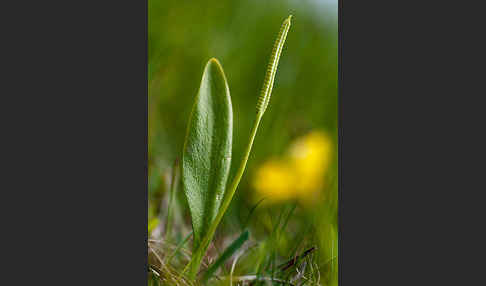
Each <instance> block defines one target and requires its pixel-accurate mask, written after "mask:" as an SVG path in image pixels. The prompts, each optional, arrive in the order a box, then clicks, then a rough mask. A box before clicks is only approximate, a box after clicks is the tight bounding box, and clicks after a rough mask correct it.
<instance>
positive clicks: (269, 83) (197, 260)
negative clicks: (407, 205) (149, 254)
mask: <svg viewBox="0 0 486 286" xmlns="http://www.w3.org/2000/svg"><path fill="white" fill-rule="evenodd" d="M291 18H292V15H290V16H289V17H288V18H287V19H286V20H285V21H284V22H283V24H282V27H281V28H280V32H279V34H278V36H277V40H276V41H275V44H274V46H273V50H272V54H271V56H270V61H269V63H268V67H267V72H266V75H265V80H264V82H263V88H262V91H261V93H260V97H259V98H258V102H257V113H256V119H255V122H254V124H253V128H252V130H251V134H250V141H249V142H248V145H247V147H246V151H245V155H244V157H243V160H242V161H241V164H240V166H239V168H238V171H237V173H236V175H235V178H234V179H233V182H232V183H231V185H230V187H229V188H228V189H227V191H226V193H225V196H224V199H223V202H222V204H221V207H220V209H219V211H218V214H217V215H216V218H215V219H214V221H213V222H212V223H211V225H210V227H209V230H208V232H207V235H206V236H205V237H204V239H203V240H202V242H201V244H200V245H199V248H198V249H197V250H196V251H195V252H194V253H193V256H192V258H191V261H190V262H189V264H188V265H187V266H186V267H185V269H184V271H183V273H185V272H186V270H187V269H188V268H189V277H190V278H191V279H195V278H196V275H197V272H198V270H199V266H200V264H201V260H202V258H203V256H204V254H205V253H206V250H207V248H208V246H209V243H210V242H211V240H212V239H213V236H214V233H215V231H216V228H217V227H218V225H219V223H220V222H221V219H222V218H223V216H224V214H225V213H226V210H227V209H228V207H229V205H230V203H231V200H232V199H233V195H234V194H235V192H236V189H237V187H238V184H239V183H240V180H241V177H242V176H243V173H244V172H245V168H246V163H247V162H248V158H249V157H250V152H251V148H252V146H253V141H254V140H255V136H256V133H257V130H258V126H259V125H260V120H261V119H262V116H263V114H264V113H265V111H266V109H267V106H268V103H269V101H270V96H271V95H272V88H273V83H274V80H275V74H276V73H277V66H278V61H279V59H280V55H281V53H282V49H283V46H284V43H285V39H286V37H287V33H288V31H289V29H290V20H291Z"/></svg>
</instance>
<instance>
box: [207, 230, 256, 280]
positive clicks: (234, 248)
mask: <svg viewBox="0 0 486 286" xmlns="http://www.w3.org/2000/svg"><path fill="white" fill-rule="evenodd" d="M248 236H249V232H248V230H245V231H244V232H243V233H242V234H241V235H240V236H239V237H238V238H237V239H235V241H233V242H232V243H231V244H230V246H228V247H227V248H226V249H225V250H224V251H223V253H222V254H221V255H220V256H219V257H218V259H216V261H215V262H214V263H213V264H212V265H211V266H209V268H208V270H207V271H206V273H204V276H203V282H204V283H206V282H207V281H208V280H209V278H211V277H212V276H213V274H214V272H215V271H216V270H217V269H218V268H219V267H220V266H221V265H223V263H224V262H225V261H226V260H227V259H228V258H230V257H231V256H232V255H233V254H234V253H235V252H236V251H237V250H238V249H240V248H241V246H242V245H243V243H245V241H247V240H248Z"/></svg>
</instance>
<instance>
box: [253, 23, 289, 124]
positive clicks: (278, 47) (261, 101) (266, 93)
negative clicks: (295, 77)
mask: <svg viewBox="0 0 486 286" xmlns="http://www.w3.org/2000/svg"><path fill="white" fill-rule="evenodd" d="M291 18H292V15H290V16H289V17H288V18H287V19H285V21H284V22H283V24H282V27H281V28H280V32H279V33H278V37H277V40H276V41H275V44H274V46H273V50H272V55H271V56H270V62H269V63H268V67H267V73H266V74H265V81H264V82H263V88H262V91H261V93H260V97H259V98H258V103H257V113H258V114H259V115H260V116H262V115H263V113H265V110H266V109H267V106H268V102H269V101H270V96H271V94H272V88H273V81H274V79H275V74H276V73H277V66H278V61H279V59H280V54H281V53H282V48H283V46H284V44H285V39H286V38H287V33H288V31H289V29H290V19H291Z"/></svg>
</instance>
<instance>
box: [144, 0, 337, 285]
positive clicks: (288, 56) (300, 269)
mask: <svg viewBox="0 0 486 286" xmlns="http://www.w3.org/2000/svg"><path fill="white" fill-rule="evenodd" d="M148 6H149V7H148V17H149V18H148V54H149V55H148V90H149V95H148V96H149V131H148V132H149V137H148V140H149V142H148V148H149V150H148V152H149V162H148V164H149V189H148V192H149V213H148V219H149V236H150V238H151V239H152V240H154V241H164V243H166V244H167V245H170V244H172V245H177V244H178V243H179V242H180V241H182V240H183V239H184V237H185V236H186V235H187V234H188V233H189V232H190V231H191V220H190V214H189V209H188V207H187V202H186V201H185V197H184V194H183V191H182V188H181V184H179V186H178V189H177V193H176V197H175V204H174V205H173V207H174V212H173V215H172V216H171V217H169V218H167V209H168V207H167V206H168V194H169V189H170V186H171V184H172V175H173V171H174V161H175V160H176V159H177V158H180V157H181V155H182V148H183V143H184V138H185V134H186V127H187V122H188V119H189V115H190V112H191V108H192V104H193V100H194V97H195V95H196V93H197V91H198V88H199V84H200V80H201V76H202V73H203V69H204V66H205V64H206V62H207V61H208V60H209V59H210V58H211V57H215V58H217V59H218V60H219V61H220V62H221V64H222V66H223V68H224V72H225V74H226V78H227V80H228V85H229V89H230V93H231V99H232V105H233V113H234V115H233V116H234V118H233V121H234V126H233V128H234V130H233V159H232V167H231V170H232V171H231V173H230V177H229V180H228V182H230V181H231V178H232V177H233V174H234V172H235V171H236V168H237V167H238V165H239V162H240V161H241V158H242V156H243V151H244V148H245V147H246V144H247V143H248V136H249V134H250V129H251V127H252V124H253V120H254V117H255V112H256V109H255V108H256V103H257V98H258V95H259V93H260V89H261V87H262V84H263V80H264V75H265V71H266V67H267V64H268V60H269V57H270V54H271V51H272V47H273V42H274V41H275V38H276V36H277V33H278V31H279V29H280V26H281V24H282V22H283V20H284V19H285V18H287V17H288V15H289V14H292V15H293V18H292V26H291V28H290V31H289V33H288V36H287V41H286V44H285V47H284V50H283V52H282V56H281V59H280V64H279V68H278V71H277V75H276V78H275V85H274V89H273V93H272V98H271V100H270V104H269V106H268V109H267V111H266V113H265V115H264V117H263V119H262V122H261V124H260V128H259V130H258V133H257V136H256V138H255V142H254V145H253V149H252V153H251V155H250V158H249V161H248V165H247V169H246V171H245V174H244V175H243V178H242V180H241V183H240V185H239V187H238V190H237V192H236V194H235V197H234V198H233V202H232V203H231V205H230V207H229V209H228V212H227V213H226V215H225V217H224V219H223V221H222V224H221V225H220V226H219V227H218V230H217V233H216V236H215V241H214V243H213V245H212V246H211V247H210V249H209V255H208V257H207V259H206V262H207V263H211V259H214V258H216V257H217V256H218V253H221V252H222V250H224V248H225V247H226V246H227V245H229V244H230V243H231V242H232V241H233V240H234V239H235V238H236V237H238V235H239V234H240V233H241V232H242V231H243V230H244V229H249V231H250V239H249V241H248V242H247V243H245V248H244V251H242V252H241V253H240V256H239V259H238V261H237V263H236V264H235V267H234V271H233V275H234V276H243V275H257V274H260V275H262V276H270V274H269V273H274V276H275V277H280V278H282V279H290V280H291V279H294V280H295V281H296V282H295V283H294V284H298V283H301V284H300V285H337V282H338V281H337V273H338V272H337V271H338V270H337V263H338V257H337V253H338V250H337V248H338V239H337V237H338V227H337V175H338V174H337V150H338V149H337V148H338V147H337V146H338V145H337V102H338V98H337V96H338V94H337V87H338V83H337V79H338V33H337V0H335V1H317V0H314V1H297V0H295V1H263V0H262V1H256V0H253V1H221V0H219V1H213V0H208V1H184V0H178V1H172V0H168V1H162V0H149V1H148ZM262 198H263V201H261V199H262ZM258 202H260V203H259V204H258V205H257V203H258ZM255 206H256V208H254V207H255ZM250 214H251V216H250ZM168 219H169V224H170V225H171V230H172V231H171V234H170V236H167V235H166V231H165V230H166V228H167V222H168V221H167V220H168ZM313 247H314V248H315V250H314V251H312V252H310V253H309V254H308V255H307V256H306V257H305V258H304V259H303V260H302V261H300V262H299V263H298V264H296V265H294V266H292V267H289V268H288V269H286V270H284V271H282V270H281V268H280V270H279V267H278V266H279V265H281V264H283V263H285V262H287V261H288V260H289V259H292V258H293V257H295V256H296V255H298V254H301V253H303V252H304V251H306V250H308V249H311V248H313ZM184 251H185V252H187V253H190V251H191V243H188V244H186V245H185V246H184ZM233 258H234V257H233ZM233 258H231V259H229V260H228V261H227V263H226V264H225V265H224V267H222V268H221V269H219V271H218V272H217V273H216V274H217V275H218V276H221V277H222V276H226V275H228V273H229V272H230V270H231V266H232V261H233ZM177 267H178V266H177V263H175V265H174V268H177ZM179 267H180V266H179ZM182 267H183V265H182ZM299 273H302V274H299ZM302 276H303V277H302ZM296 278H298V279H296ZM304 282H305V284H304ZM214 283H215V284H217V283H218V282H217V281H215V282H214ZM221 283H222V282H221ZM224 285H228V284H224ZM254 285H256V284H254ZM275 285H277V284H275Z"/></svg>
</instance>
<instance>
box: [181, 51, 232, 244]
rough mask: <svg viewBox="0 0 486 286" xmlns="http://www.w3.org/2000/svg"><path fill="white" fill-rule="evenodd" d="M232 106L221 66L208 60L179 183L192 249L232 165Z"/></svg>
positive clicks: (211, 216)
mask: <svg viewBox="0 0 486 286" xmlns="http://www.w3.org/2000/svg"><path fill="white" fill-rule="evenodd" d="M232 137H233V109H232V107H231V98H230V92H229V88H228V84H227V83H226V77H225V75H224V72H223V68H222V67H221V65H220V63H219V62H218V60H216V59H214V58H213V59H210V60H209V61H208V63H207V64H206V67H205V68H204V74H203V76H202V80H201V86H200V87H199V92H198V94H197V96H196V99H195V103H194V106H193V108H192V113H191V117H190V119H189V124H188V130H187V135H186V140H185V143H184V152H183V155H182V184H183V189H184V192H185V194H186V197H187V202H188V204H189V209H190V211H191V218H192V228H193V230H194V249H197V247H198V246H199V244H200V242H201V239H202V237H204V236H205V235H206V231H207V230H208V228H209V225H210V224H211V222H212V221H213V220H214V218H215V217H216V214H217V213H218V210H219V207H220V204H221V201H222V199H223V196H224V191H225V189H226V181H227V179H228V173H229V170H230V164H231V144H232Z"/></svg>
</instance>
